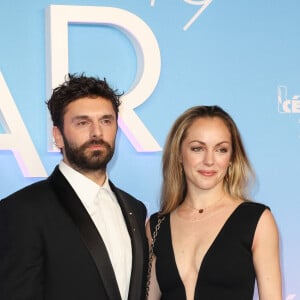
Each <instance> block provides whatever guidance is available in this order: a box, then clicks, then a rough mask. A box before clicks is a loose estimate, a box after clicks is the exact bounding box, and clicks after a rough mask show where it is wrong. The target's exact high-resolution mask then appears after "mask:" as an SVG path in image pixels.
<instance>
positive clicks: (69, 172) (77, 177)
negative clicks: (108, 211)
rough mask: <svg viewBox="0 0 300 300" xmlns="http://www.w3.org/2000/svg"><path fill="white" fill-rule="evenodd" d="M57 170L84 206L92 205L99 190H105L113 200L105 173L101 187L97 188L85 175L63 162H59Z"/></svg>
mask: <svg viewBox="0 0 300 300" xmlns="http://www.w3.org/2000/svg"><path fill="white" fill-rule="evenodd" d="M59 170H60V171H61V172H62V174H63V175H64V176H65V178H66V179H67V181H68V182H69V183H70V185H71V186H72V188H73V190H74V191H75V193H76V194H77V196H78V197H79V199H80V200H81V201H82V202H83V204H84V205H85V206H87V207H91V206H92V205H93V201H94V199H95V198H96V196H97V194H98V192H99V189H100V188H102V189H105V190H106V191H107V192H108V193H109V194H110V195H111V196H112V198H113V199H114V198H115V197H114V194H113V192H112V190H111V188H110V185H109V180H108V174H107V173H106V176H105V181H104V183H103V185H102V186H99V185H98V184H97V183H95V182H94V181H92V180H91V179H89V178H88V177H86V176H85V175H83V174H81V173H80V172H78V171H76V170H75V169H73V168H72V167H70V166H69V165H67V164H66V163H65V162H64V161H61V162H60V163H59Z"/></svg>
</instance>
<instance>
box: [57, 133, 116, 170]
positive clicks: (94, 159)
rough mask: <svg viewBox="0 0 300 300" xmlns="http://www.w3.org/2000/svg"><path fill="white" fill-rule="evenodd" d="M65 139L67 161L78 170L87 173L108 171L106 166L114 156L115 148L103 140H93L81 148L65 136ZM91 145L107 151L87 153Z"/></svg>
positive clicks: (89, 151)
mask: <svg viewBox="0 0 300 300" xmlns="http://www.w3.org/2000/svg"><path fill="white" fill-rule="evenodd" d="M63 139H64V150H65V156H66V159H67V160H68V162H69V163H70V164H71V166H72V167H74V168H75V169H76V170H80V171H87V172H88V171H97V170H106V166H107V164H108V162H109V161H110V160H111V158H112V156H113V154H114V147H112V146H110V145H109V144H108V143H107V142H105V141H103V140H102V139H91V140H89V141H87V142H85V143H84V144H83V145H81V146H79V147H76V146H74V144H73V143H72V142H69V141H68V140H67V139H66V137H65V136H64V135H63ZM91 145H102V146H104V148H105V149H101V150H94V151H93V150H91V149H90V150H88V151H86V150H87V149H88V147H90V146H91Z"/></svg>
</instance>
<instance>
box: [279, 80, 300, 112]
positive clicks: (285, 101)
mask: <svg viewBox="0 0 300 300" xmlns="http://www.w3.org/2000/svg"><path fill="white" fill-rule="evenodd" d="M277 105H278V112H279V113H282V114H299V113H300V95H294V96H292V97H290V98H289V97H288V90H287V87H286V86H285V85H280V86H278V88H277Z"/></svg>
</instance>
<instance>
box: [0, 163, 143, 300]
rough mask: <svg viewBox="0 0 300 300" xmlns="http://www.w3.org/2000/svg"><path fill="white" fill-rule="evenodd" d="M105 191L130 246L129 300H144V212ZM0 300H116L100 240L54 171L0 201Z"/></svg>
mask: <svg viewBox="0 0 300 300" xmlns="http://www.w3.org/2000/svg"><path fill="white" fill-rule="evenodd" d="M110 185H111V188H112V190H113V191H114V193H115V194H116V197H117V199H118V201H119V204H120V207H121V209H122V212H123V215H124V218H125V222H126V225H127V229H128V232H129V235H130V238H131V244H132V257H133V261H132V274H131V280H130V289H129V296H128V299H130V300H144V292H145V281H146V273H147V263H148V246H147V239H146V235H145V219H146V208H145V206H144V204H143V203H142V202H140V201H138V200H136V199H134V198H133V197H132V196H130V195H129V194H127V193H125V192H124V191H122V190H120V189H118V188H116V187H115V186H114V185H113V184H112V183H111V182H110ZM120 247H122V245H120ZM0 299H1V300H42V299H43V300H120V299H121V298H120V293H119V289H118V286H117V282H116V278H115V275H114V271H113V268H112V265H111V262H110V259H109V256H108V253H107V250H106V248H105V245H104V243H103V240H102V239H101V236H100V235H99V233H98V231H97V229H96V227H95V225H94V223H93V221H92V220H91V218H90V216H89V214H88V212H87V211H86V209H85V208H84V206H83V204H82V203H81V201H80V199H79V198H78V196H77V195H76V193H75V192H74V190H73V189H72V187H71V186H70V184H69V183H68V182H67V180H66V179H65V177H64V176H63V175H62V173H61V172H60V171H59V169H58V167H56V169H55V170H54V172H53V173H52V174H51V176H50V177H49V178H48V179H46V180H44V181H41V182H38V183H34V184H32V185H30V186H28V187H26V188H24V189H22V190H20V191H18V192H16V193H14V194H12V195H10V196H9V197H7V198H6V199H3V200H2V201H0Z"/></svg>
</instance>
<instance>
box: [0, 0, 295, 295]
mask: <svg viewBox="0 0 300 300" xmlns="http://www.w3.org/2000/svg"><path fill="white" fill-rule="evenodd" d="M195 2H196V1H195ZM50 4H64V5H94V6H112V7H117V8H122V9H125V10H128V11H129V12H131V13H134V14H136V15H137V16H138V17H139V18H141V19H143V20H144V21H145V22H146V23H147V24H148V26H149V27H150V28H151V29H152V31H153V33H154V34H155V36H156V38H157V40H158V43H159V47H160V51H161V58H162V69H161V74H160V79H159V82H158V85H157V87H156V89H155V91H154V93H153V94H152V95H151V97H150V98H149V99H148V100H147V101H146V102H145V103H143V105H141V106H139V107H138V108H137V109H136V110H135V111H136V113H137V114H138V115H139V117H140V118H141V119H142V121H143V122H144V124H146V126H147V128H148V129H149V131H150V132H151V133H152V135H153V136H154V137H155V139H156V140H157V141H158V143H159V144H160V145H161V146H163V144H164V141H165V138H166V135H167V133H168V130H169V128H170V126H171V124H172V123H173V121H174V120H175V118H176V117H177V116H178V115H179V114H181V113H182V112H183V111H184V110H185V109H186V108H188V107H190V106H193V105H199V104H207V105H210V104H218V105H220V106H222V107H223V108H224V109H226V110H227V111H228V112H229V113H230V114H231V115H232V117H233V118H234V119H235V120H236V123H237V124H238V126H239V128H240V131H241V133H242V136H243V139H244V142H245V145H246V148H247V150H248V154H249V157H250V159H251V161H252V163H253V165H254V168H255V170H256V173H257V177H258V184H257V187H256V189H255V192H254V194H253V196H254V198H255V199H256V200H257V201H259V202H263V203H265V204H267V205H269V206H270V207H271V209H272V212H273V214H274V215H275V218H276V219H277V223H278V226H279V229H280V234H281V247H282V267H283V272H284V295H285V299H289V300H292V299H300V284H299V280H300V260H299V253H300V238H299V228H300V191H299V179H300V155H299V154H300V114H299V112H291V113H281V112H279V111H278V105H277V93H278V92H277V89H278V87H279V86H285V87H286V89H287V99H292V98H294V99H296V100H297V99H299V98H300V97H299V95H300V84H299V83H300V80H299V79H300V68H299V63H300V49H299V48H300V24H299V21H300V18H299V11H300V2H299V0H285V1H279V0H264V1H259V0H253V1H245V0H241V1H236V0H228V1H224V0H222V1H221V0H213V1H212V3H211V4H210V5H209V6H208V8H207V9H206V10H205V11H204V12H203V13H202V14H201V15H200V16H199V18H198V19H197V20H196V21H195V22H194V23H193V24H192V25H191V26H190V27H189V28H188V29H187V30H184V29H183V27H184V26H185V25H186V24H187V22H188V21H189V20H190V19H191V18H192V16H193V15H194V14H195V13H196V12H197V11H198V10H199V7H200V6H197V5H191V3H188V2H187V1H186V2H185V1H184V0H156V1H152V2H151V1H150V0H72V1H69V0H61V1H58V0H56V1H54V0H53V1H48V0H27V1H22V0H9V1H8V0H7V1H5V0H2V1H1V2H0V71H1V72H2V74H3V76H4V78H5V81H6V83H7V85H8V87H9V90H10V92H11V94H12V96H13V98H14V101H15V103H16V105H17V107H18V109H19V112H20V114H21V115H22V118H23V120H24V122H25V124H26V127H27V129H28V131H29V133H30V135H31V138H32V140H33V142H34V144H35V146H36V148H37V151H38V153H39V155H40V157H41V160H42V162H43V164H44V166H45V168H46V170H47V172H48V173H50V172H51V171H52V169H53V168H54V166H55V165H56V164H57V163H58V162H59V160H60V158H61V157H60V154H58V153H50V152H48V150H47V132H46V125H47V124H46V112H47V111H46V106H45V104H44V101H45V100H46V53H45V39H46V37H45V9H46V8H47V7H48V6H49V5H50ZM69 62H70V72H71V73H72V72H82V71H84V72H86V73H87V74H88V75H98V76H100V77H104V76H105V77H106V78H107V79H108V81H109V82H110V83H111V84H112V85H113V86H115V87H117V88H118V89H119V90H121V91H122V90H124V91H126V90H128V88H129V87H130V86H131V84H132V81H133V79H134V77H135V72H136V57H135V52H134V49H133V47H132V45H131V43H130V41H129V40H128V39H127V37H126V36H125V35H124V34H122V33H121V32H120V31H118V30H116V29H114V28H112V27H105V26H87V25H71V26H69ZM1 133H5V129H4V124H1V123H0V134H1ZM117 144H118V145H117V146H118V149H117V151H116V155H115V157H114V159H113V161H112V162H111V164H110V168H109V172H110V176H111V178H112V180H113V181H114V182H115V183H116V184H117V185H118V186H120V187H121V188H123V189H125V190H127V191H128V192H130V193H132V194H133V195H135V196H136V197H137V198H139V199H141V200H142V201H143V202H144V203H145V204H146V205H147V207H148V210H149V214H150V213H152V212H154V211H155V210H157V208H158V199H159V191H160V182H161V172H160V167H161V154H162V153H161V152H154V153H141V152H136V150H135V149H134V147H133V146H132V145H131V144H130V142H129V141H128V139H127V138H126V136H125V135H124V134H123V133H122V132H121V131H119V133H118V139H117ZM0 168H1V172H0V198H3V197H4V196H7V195H8V194H10V193H12V192H13V191H15V190H17V189H19V188H21V187H23V186H26V185H28V184H30V183H32V182H35V181H37V180H40V179H41V178H25V177H23V175H22V172H21V170H20V168H19V166H18V164H17V162H16V160H15V158H14V156H13V154H12V152H11V151H1V150H0ZM0 242H1V237H0Z"/></svg>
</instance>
